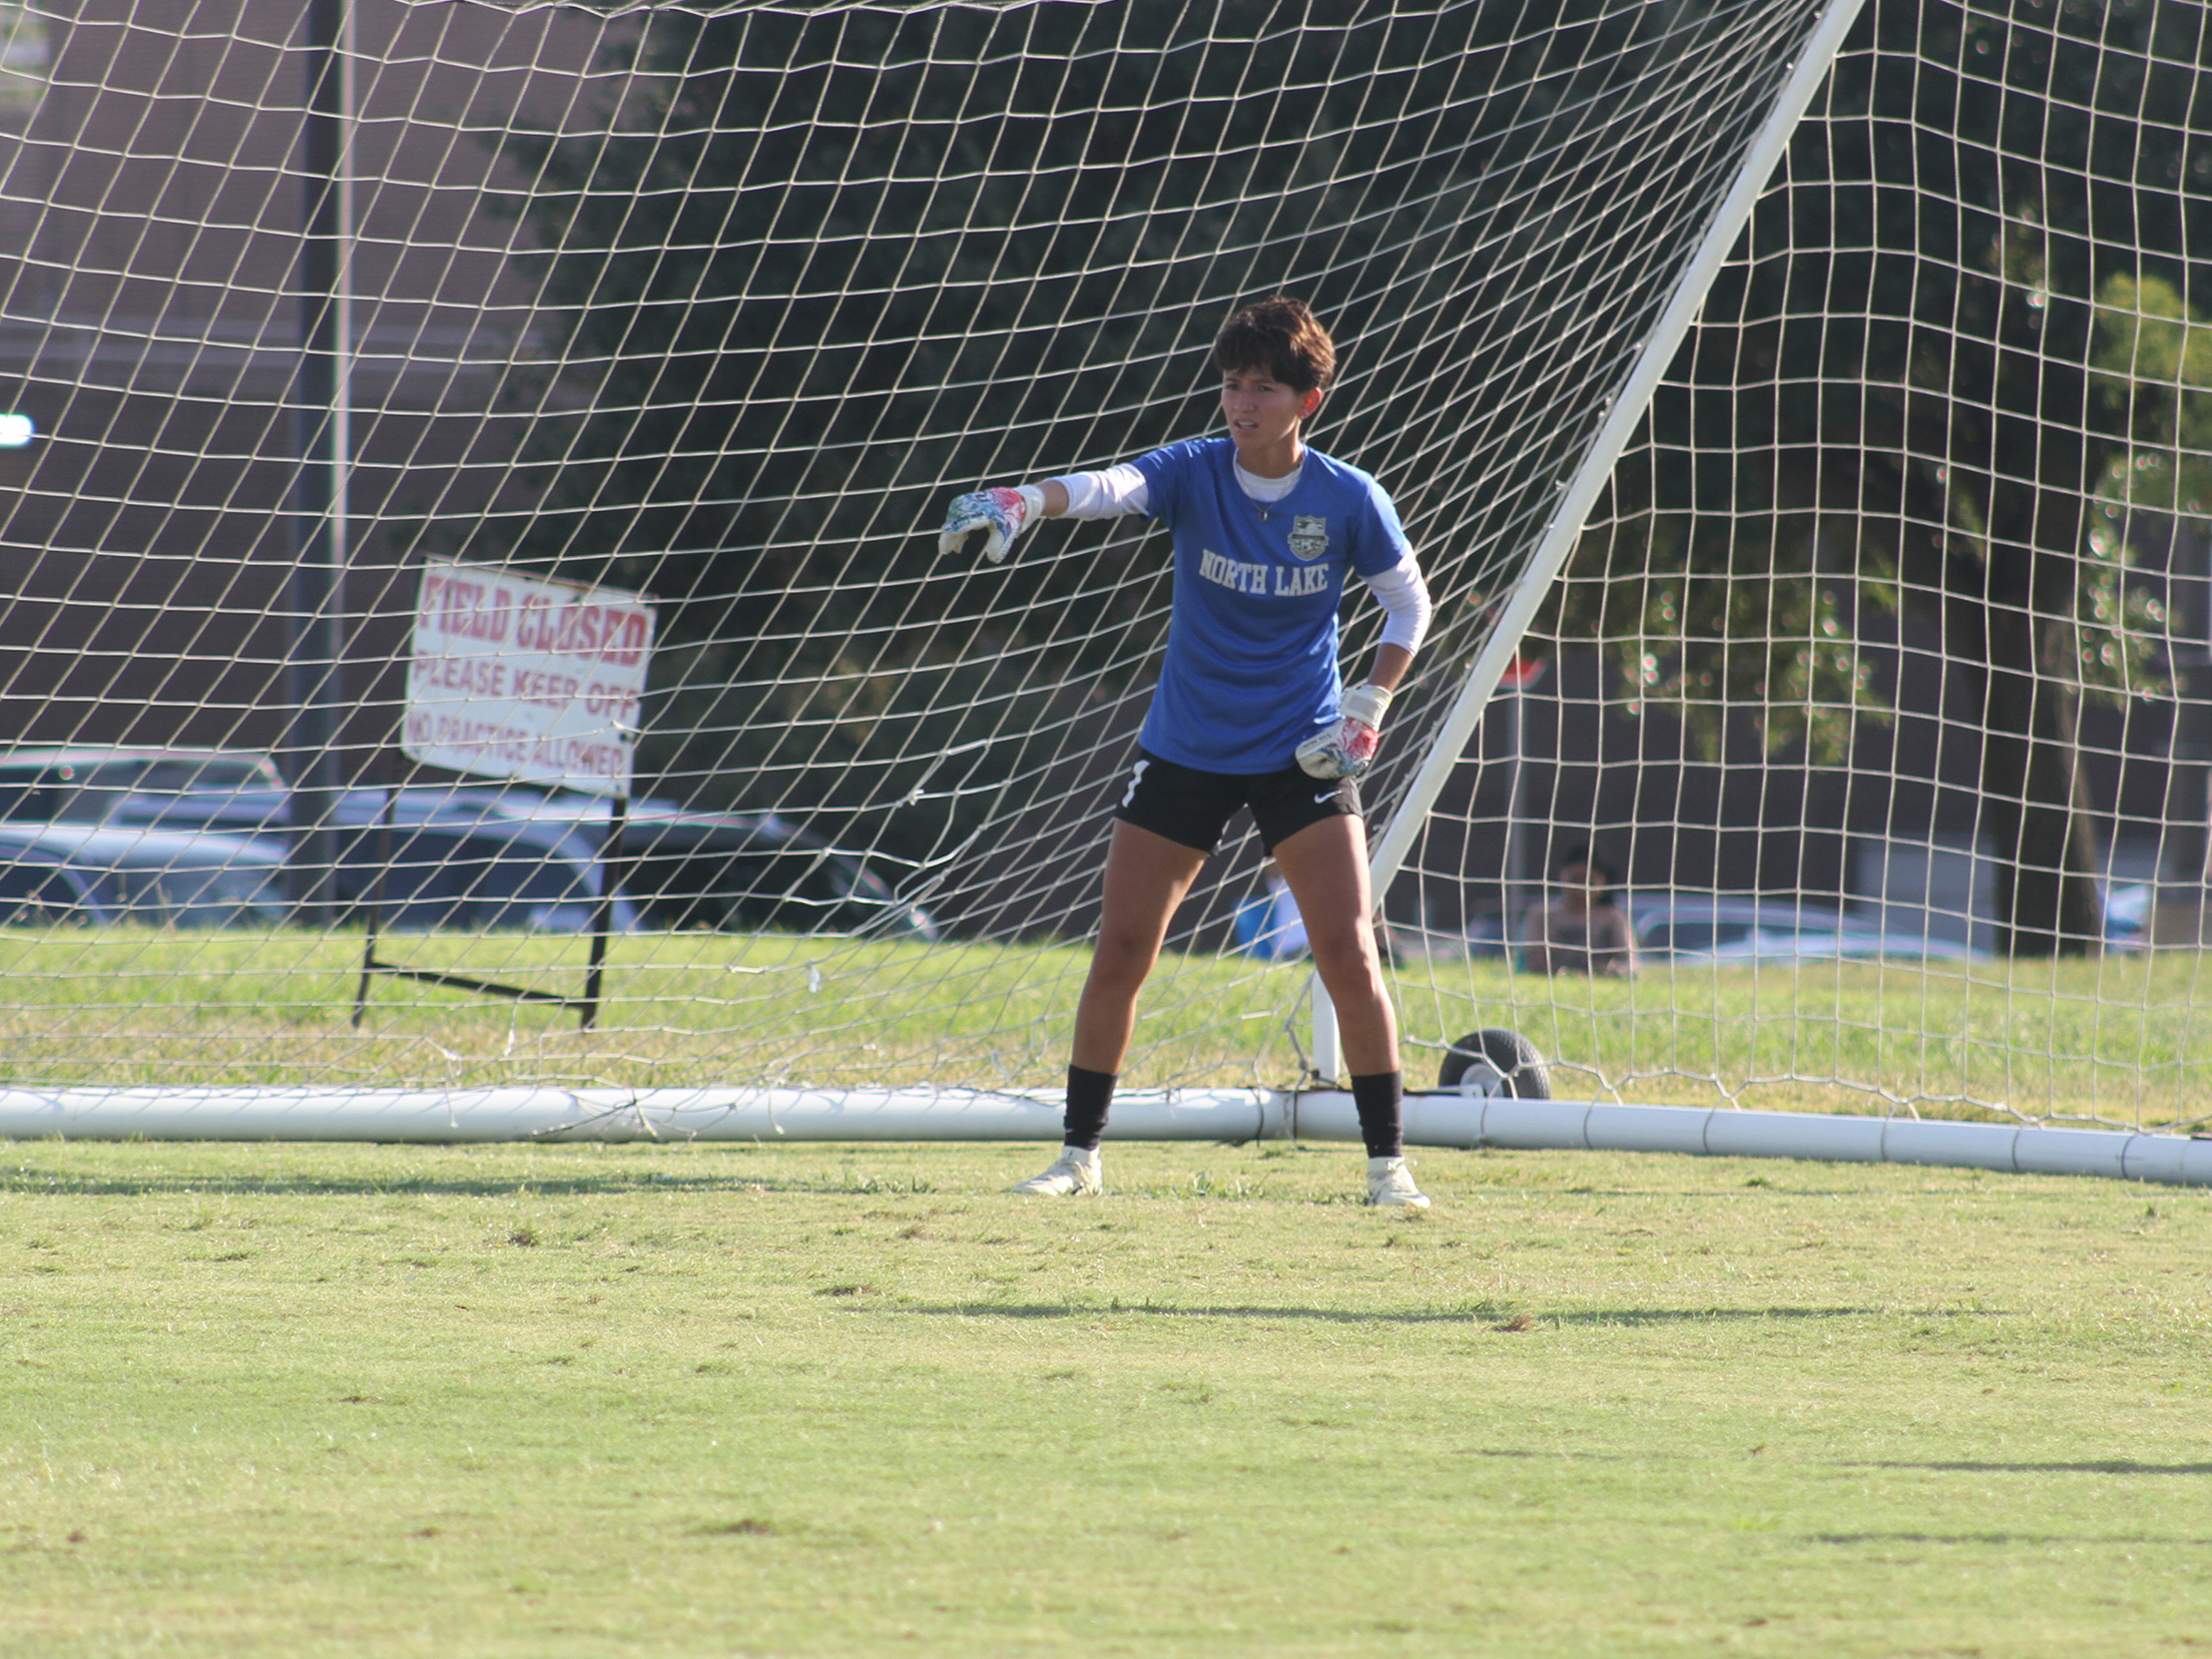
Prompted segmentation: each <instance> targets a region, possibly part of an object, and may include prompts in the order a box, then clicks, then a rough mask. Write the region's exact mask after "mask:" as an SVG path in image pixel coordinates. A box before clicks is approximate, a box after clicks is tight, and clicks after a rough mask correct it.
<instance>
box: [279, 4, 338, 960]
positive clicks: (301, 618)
mask: <svg viewBox="0 0 2212 1659" xmlns="http://www.w3.org/2000/svg"><path fill="white" fill-rule="evenodd" d="M306 24H307V101H306V120H305V122H304V124H303V130H302V133H301V158H300V160H301V168H302V172H303V175H304V186H305V202H304V213H303V227H302V230H303V234H302V236H301V238H300V247H299V267H298V271H299V364H298V369H297V372H296V374H295V377H294V381H293V398H292V404H293V409H294V412H295V416H296V419H297V438H298V471H297V473H296V475H295V478H294V482H293V487H292V508H291V519H292V568H291V607H290V610H291V639H290V652H289V656H288V659H287V662H286V674H285V689H286V693H287V696H288V700H289V703H290V707H291V728H290V731H289V732H288V733H287V734H286V738H285V743H284V762H285V765H284V774H285V777H286V779H287V780H288V781H289V783H290V785H291V792H292V793H291V822H292V825H293V828H294V830H295V831H296V833H295V835H294V839H293V845H292V857H291V864H290V867H289V873H288V883H287V884H288V887H289V896H290V898H291V901H292V903H293V904H294V906H295V907H296V912H295V913H296V916H297V919H298V920H299V921H300V922H301V923H303V924H305V925H308V926H318V927H319V926H328V925H329V924H330V923H331V922H332V921H333V920H335V919H336V914H337V890H336V864H337V830H336V825H335V822H334V820H335V813H336V808H337V800H338V795H339V793H340V791H341V790H342V788H343V780H342V779H340V777H339V775H338V755H337V742H338V727H339V723H340V721H341V719H342V713H341V711H342V708H343V703H342V687H341V686H340V684H339V666H340V656H341V653H342V651H343V649H344V639H345V626H344V624H345V588H344V579H345V560H346V547H345V485H346V465H347V461H348V458H349V454H350V448H351V446H350V443H349V441H348V433H347V430H346V404H347V381H348V379H349V377H350V375H349V368H350V361H349V356H350V351H351V342H352V329H351V321H352V319H351V316H350V315H349V311H350V308H351V306H350V298H351V296H350V293H349V291H348V277H349V276H350V269H349V268H350V266H351V264H352V261H351V253H352V248H351V238H352V220H353V214H352V206H353V204H352V200H351V198H352V186H351V179H350V177H349V172H350V170H349V169H348V168H347V166H346V161H347V156H346V151H347V148H348V145H347V139H348V136H349V135H348V127H349V125H350V121H351V117H352V102H353V100H352V90H353V89H352V63H353V54H352V51H351V46H352V41H351V38H350V37H351V33H352V18H351V16H350V15H349V9H348V6H347V4H346V0H307V8H306Z"/></svg>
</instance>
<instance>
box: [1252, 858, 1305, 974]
mask: <svg viewBox="0 0 2212 1659" xmlns="http://www.w3.org/2000/svg"><path fill="white" fill-rule="evenodd" d="M1264 873H1265V874H1266V876H1267V882H1268V890H1267V891H1266V893H1264V894H1260V893H1255V894H1254V895H1253V896H1252V897H1250V898H1248V899H1246V900H1245V901H1244V902H1243V903H1242V904H1240V905H1238V906H1237V914H1236V917H1235V921H1234V926H1235V930H1236V934H1237V948H1238V949H1239V950H1242V951H1243V952H1244V953H1245V954H1246V955H1247V956H1257V957H1259V958H1260V960H1261V961H1263V962H1288V961H1291V960H1293V959H1294V958H1296V957H1299V956H1303V955H1305V954H1306V953H1307V951H1308V950H1309V949H1311V948H1312V947H1311V946H1310V945H1309V944H1308V943H1307V942H1306V918H1305V917H1304V916H1302V915H1300V914H1299V913H1298V898H1297V896H1296V895H1295V894H1294V893H1292V891H1291V883H1290V882H1289V881H1288V880H1286V879H1285V878H1284V875H1283V871H1282V870H1281V869H1280V868H1279V867H1277V865H1276V862H1275V860H1274V859H1273V858H1270V859H1269V860H1268V861H1267V866H1266V869H1265V871H1264Z"/></svg>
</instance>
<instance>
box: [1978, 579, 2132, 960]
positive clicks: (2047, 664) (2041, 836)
mask: <svg viewBox="0 0 2212 1659" xmlns="http://www.w3.org/2000/svg"><path fill="white" fill-rule="evenodd" d="M1984 627H1985V630H1986V640H1987V649H1988V658H1987V662H1988V669H1987V679H1986V681H1985V691H1984V695H1983V698H1982V743H1981V827H1982V829H1983V830H1984V831H1985V832H1986V833H1987V834H1988V837H1989V841H1990V851H1991V854H1992V855H1993V857H1994V858H1995V861H1996V912H1997V913H1996V929H1997V937H1996V947H1997V954H1998V955H2000V956H2081V955H2086V954H2088V953H2089V952H2090V951H2092V950H2094V949H2096V948H2097V947H2098V946H2099V945H2100V944H2101V942H2102V938H2103V932H2104V917H2103V913H2102V906H2101V904H2100V903H2099V902H2098V898H2097V880H2096V843H2095V837H2094V835H2093V833H2092V831H2091V828H2090V823H2089V814H2088V799H2087V791H2086V788H2085V781H2084V779H2083V778H2082V775H2081V756H2080V749H2079V746H2078V744H2077V742H2076V741H2075V724H2074V692H2073V690H2072V687H2071V686H2070V685H2069V683H2068V681H2067V678H2066V676H2065V673H2064V668H2065V667H2066V666H2070V665H2065V664H2063V662H2062V657H2063V653H2064V650H2065V646H2066V642H2067V641H2068V640H2069V639H2070V638H2071V630H2070V629H2068V628H2066V627H2065V626H2064V625H2063V624H2061V623H2055V622H2045V623H2044V624H2043V625H2042V626H2041V627H2040V628H2038V627H2037V626H2036V624H2035V621H2034V619H2033V618H2031V617H2029V616H2027V615H2026V614H2025V613H2024V611H2023V610H2020V609H2016V608H2012V607H1996V606H1992V607H1990V610H1989V614H1988V616H1987V618H1986V620H1985V623H1984Z"/></svg>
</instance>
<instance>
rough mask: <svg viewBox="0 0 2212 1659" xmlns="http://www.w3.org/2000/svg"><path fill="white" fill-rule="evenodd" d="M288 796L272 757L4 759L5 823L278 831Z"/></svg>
mask: <svg viewBox="0 0 2212 1659" xmlns="http://www.w3.org/2000/svg"><path fill="white" fill-rule="evenodd" d="M289 800H290V796H289V792H288V791H287V790H286V789H285V788H284V780H283V778H282V776H281V775H280V774H279V773H278V772H277V765H276V763H275V762H274V761H272V760H271V759H270V758H269V757H268V756H267V755H264V754H261V753H259V752H257V751H253V750H235V749H119V748H112V747H101V746H94V745H76V746H73V747H69V748H54V749H15V750H10V751H8V752H7V753H5V754H0V823H18V822H24V823H37V824H112V825H142V826H146V827H149V828H155V829H162V830H222V831H225V832H227V833H232V834H247V835H251V834H260V833H270V832H280V831H281V830H283V828H284V825H285V823H286V818H287V814H288V808H289Z"/></svg>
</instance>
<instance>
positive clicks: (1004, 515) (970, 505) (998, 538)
mask: <svg viewBox="0 0 2212 1659" xmlns="http://www.w3.org/2000/svg"><path fill="white" fill-rule="evenodd" d="M1043 516H1044V491H1043V490H1041V489H1039V488H1037V486H1036V485H1034V484H1024V485H1022V486H1021V488H1020V489H1018V490H1009V489H990V490H972V491H970V492H969V493H968V494H966V495H956V496H954V497H953V498H952V506H951V509H950V510H949V511H948V512H947V513H946V514H945V515H944V531H943V533H942V534H940V535H939V536H938V537H937V551H938V552H939V553H942V554H948V555H949V554H953V553H957V552H958V551H959V550H960V544H961V543H962V542H964V541H966V540H967V538H968V537H969V536H970V535H972V534H973V533H974V532H975V531H977V530H980V531H982V532H983V557H984V558H986V559H988V560H990V561H991V563H992V564H996V563H998V561H999V560H1001V559H1003V558H1005V557H1006V550H1007V549H1008V548H1009V547H1011V546H1013V545H1014V538H1015V537H1016V536H1018V535H1020V534H1021V533H1022V531H1023V530H1025V529H1027V528H1028V526H1029V521H1030V520H1031V519H1034V518H1042V517H1043Z"/></svg>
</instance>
